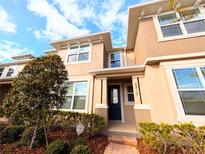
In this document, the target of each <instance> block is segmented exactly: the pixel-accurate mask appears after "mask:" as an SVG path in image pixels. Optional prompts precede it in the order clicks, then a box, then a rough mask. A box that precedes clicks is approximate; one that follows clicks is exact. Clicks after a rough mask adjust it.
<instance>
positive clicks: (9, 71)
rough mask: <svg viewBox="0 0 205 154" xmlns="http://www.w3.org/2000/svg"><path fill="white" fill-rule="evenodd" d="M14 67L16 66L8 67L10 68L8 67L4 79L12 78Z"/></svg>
mask: <svg viewBox="0 0 205 154" xmlns="http://www.w3.org/2000/svg"><path fill="white" fill-rule="evenodd" d="M15 67H16V66H10V67H9V69H8V72H7V74H6V77H12V76H13V75H14V72H15Z"/></svg>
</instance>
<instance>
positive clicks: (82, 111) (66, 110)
mask: <svg viewBox="0 0 205 154" xmlns="http://www.w3.org/2000/svg"><path fill="white" fill-rule="evenodd" d="M59 111H65V112H81V113H85V112H86V110H85V109H84V110H70V109H59Z"/></svg>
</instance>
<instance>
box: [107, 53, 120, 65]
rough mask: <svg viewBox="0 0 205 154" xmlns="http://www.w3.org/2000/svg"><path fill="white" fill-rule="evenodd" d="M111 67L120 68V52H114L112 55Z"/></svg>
mask: <svg viewBox="0 0 205 154" xmlns="http://www.w3.org/2000/svg"><path fill="white" fill-rule="evenodd" d="M109 66H110V67H120V66H121V60H120V52H113V53H111V54H110V56H109Z"/></svg>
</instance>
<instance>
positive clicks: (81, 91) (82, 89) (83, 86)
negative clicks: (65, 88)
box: [75, 82, 87, 95]
mask: <svg viewBox="0 0 205 154" xmlns="http://www.w3.org/2000/svg"><path fill="white" fill-rule="evenodd" d="M86 93H87V82H76V84H75V95H86Z"/></svg>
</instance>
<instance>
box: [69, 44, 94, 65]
mask: <svg viewBox="0 0 205 154" xmlns="http://www.w3.org/2000/svg"><path fill="white" fill-rule="evenodd" d="M89 57H90V44H84V45H79V46H71V47H70V49H69V52H68V60H67V62H68V63H77V62H85V61H89Z"/></svg>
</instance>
